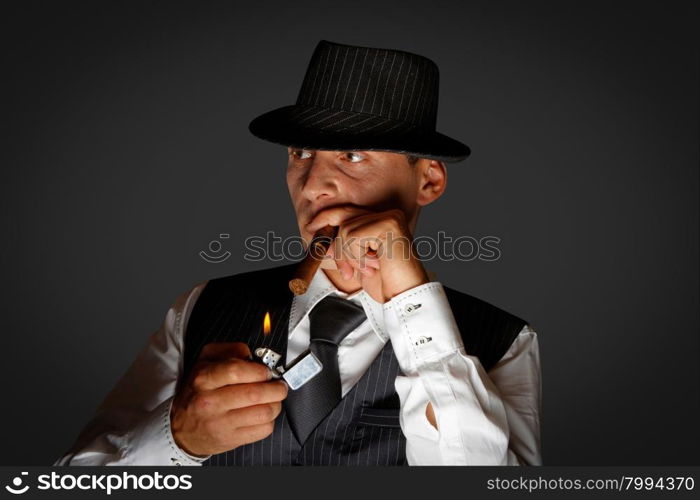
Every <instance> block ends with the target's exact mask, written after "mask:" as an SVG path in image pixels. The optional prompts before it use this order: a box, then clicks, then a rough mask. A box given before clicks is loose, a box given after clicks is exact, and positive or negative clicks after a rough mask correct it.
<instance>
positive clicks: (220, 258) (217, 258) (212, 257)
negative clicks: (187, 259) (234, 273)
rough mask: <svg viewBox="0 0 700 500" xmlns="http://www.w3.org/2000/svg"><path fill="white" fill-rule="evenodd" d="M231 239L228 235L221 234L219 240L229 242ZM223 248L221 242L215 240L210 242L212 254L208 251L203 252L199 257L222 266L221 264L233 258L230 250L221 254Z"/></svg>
mask: <svg viewBox="0 0 700 500" xmlns="http://www.w3.org/2000/svg"><path fill="white" fill-rule="evenodd" d="M230 237H231V235H230V234H228V233H221V234H220V235H219V238H221V239H222V240H227V239H229V238H230ZM221 248H222V245H221V242H220V241H219V240H213V241H211V242H209V251H210V252H211V254H208V253H207V251H206V250H202V251H201V252H199V256H200V257H201V258H202V259H204V260H205V261H207V262H209V263H211V264H220V263H221V262H224V261H225V260H226V259H228V258H229V257H231V252H229V251H228V250H226V251H224V252H221Z"/></svg>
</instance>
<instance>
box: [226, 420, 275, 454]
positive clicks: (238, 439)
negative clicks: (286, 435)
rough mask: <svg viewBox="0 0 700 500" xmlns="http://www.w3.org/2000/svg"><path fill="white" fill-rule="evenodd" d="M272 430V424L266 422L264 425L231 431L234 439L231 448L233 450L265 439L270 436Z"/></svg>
mask: <svg viewBox="0 0 700 500" xmlns="http://www.w3.org/2000/svg"><path fill="white" fill-rule="evenodd" d="M274 430H275V423H274V422H266V423H264V424H260V425H251V426H249V427H239V428H238V429H235V430H234V431H233V432H234V437H233V446H232V447H234V448H235V447H238V446H243V445H245V444H250V443H254V442H256V441H260V440H261V439H265V438H266V437H267V436H269V435H270V434H272V432H273V431H274Z"/></svg>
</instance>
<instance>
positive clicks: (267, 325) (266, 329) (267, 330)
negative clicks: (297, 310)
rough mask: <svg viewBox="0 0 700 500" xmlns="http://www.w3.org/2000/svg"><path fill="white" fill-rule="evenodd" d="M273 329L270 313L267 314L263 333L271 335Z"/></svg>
mask: <svg viewBox="0 0 700 500" xmlns="http://www.w3.org/2000/svg"><path fill="white" fill-rule="evenodd" d="M271 329H272V323H271V321H270V313H269V312H266V313H265V319H264V320H263V333H264V334H265V335H269V334H270V330H271Z"/></svg>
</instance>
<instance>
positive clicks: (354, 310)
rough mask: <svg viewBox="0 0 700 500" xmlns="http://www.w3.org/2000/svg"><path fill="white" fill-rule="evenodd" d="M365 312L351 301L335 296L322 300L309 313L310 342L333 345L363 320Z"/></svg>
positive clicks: (338, 342)
mask: <svg viewBox="0 0 700 500" xmlns="http://www.w3.org/2000/svg"><path fill="white" fill-rule="evenodd" d="M365 318H366V316H365V310H364V309H363V308H362V306H359V305H358V304H356V303H354V302H353V301H351V300H347V299H344V298H342V297H338V296H335V295H329V296H327V297H325V298H324V299H322V300H321V301H320V302H319V303H318V304H316V306H315V307H314V308H313V309H312V310H311V312H310V313H309V321H310V322H311V342H314V341H321V342H330V343H332V344H334V345H338V344H340V342H341V341H342V340H343V339H344V338H345V337H346V335H347V334H348V333H350V332H351V331H353V330H354V329H355V328H357V327H358V326H360V325H361V324H362V322H363V321H364V320H365Z"/></svg>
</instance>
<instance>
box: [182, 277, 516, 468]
mask: <svg viewBox="0 0 700 500" xmlns="http://www.w3.org/2000/svg"><path fill="white" fill-rule="evenodd" d="M294 268H295V265H294V264H292V265H284V266H279V267H274V268H270V269H264V270H261V271H252V272H248V273H242V274H236V275H232V276H226V277H223V278H217V279H213V280H210V281H209V282H208V283H207V285H206V287H205V288H204V290H203V291H202V294H201V295H200V297H199V299H198V300H197V302H196V304H195V306H194V309H193V311H192V314H191V316H190V319H189V321H188V324H187V332H186V334H185V352H184V360H183V361H184V369H183V373H182V374H181V377H180V380H179V384H180V383H182V382H183V380H185V379H186V377H187V375H188V373H189V371H190V370H191V368H192V365H193V364H194V362H195V361H196V359H197V357H198V355H199V352H200V350H201V349H202V347H203V346H204V345H205V344H207V343H209V342H235V341H239V342H246V343H247V344H248V346H249V347H250V349H251V351H253V350H255V348H256V347H258V346H261V345H267V346H269V347H271V348H272V349H274V350H275V351H276V352H278V353H280V354H282V356H283V359H282V361H281V363H284V362H285V359H284V358H285V354H286V351H287V335H288V327H289V315H290V311H291V307H292V298H293V296H292V294H291V292H290V291H289V290H288V287H287V283H288V281H289V279H290V278H291V274H292V273H293V271H294ZM445 291H446V293H447V297H448V300H449V303H450V307H451V308H452V312H453V314H454V316H455V320H456V321H457V325H458V326H459V330H460V333H461V335H462V339H463V341H464V346H465V349H466V351H467V352H468V353H470V354H472V355H476V356H477V357H478V358H479V360H480V361H481V364H482V365H483V367H484V369H485V370H486V371H487V372H488V371H489V370H490V369H491V368H492V367H493V365H494V364H496V362H498V360H499V359H501V357H503V355H504V354H505V353H506V351H507V350H508V348H509V347H510V345H511V343H512V342H513V340H515V337H516V336H517V335H518V333H519V332H520V330H521V329H522V327H523V326H524V325H525V321H523V320H522V319H520V318H517V317H515V316H513V315H512V314H510V313H507V312H505V311H503V310H501V309H499V308H497V307H495V306H492V305H490V304H488V303H486V302H484V301H482V300H480V299H477V298H475V297H472V296H470V295H467V294H464V293H461V292H458V291H456V290H453V289H451V288H448V287H445ZM266 311H269V312H270V316H271V319H272V326H273V329H272V332H271V333H270V335H269V336H268V337H267V338H265V337H264V336H263V333H262V318H263V317H264V315H265V312H266ZM400 374H401V371H400V369H399V364H398V361H397V360H396V357H395V356H394V351H393V349H392V347H391V342H387V344H386V345H385V346H384V348H383V349H382V350H381V351H380V353H379V355H378V356H377V358H376V359H375V360H374V361H373V363H372V364H370V366H369V368H368V369H367V371H366V372H365V374H364V375H363V376H362V377H361V378H360V380H359V381H358V382H357V384H355V386H354V387H353V388H352V389H351V390H350V391H349V392H348V393H347V394H346V395H345V397H344V398H343V399H342V400H341V402H340V403H339V404H338V406H337V407H336V408H335V409H334V410H333V411H332V412H331V413H330V414H329V415H328V417H326V419H325V420H323V421H321V423H320V424H319V426H318V427H317V428H316V430H315V431H314V432H313V433H312V434H311V435H310V436H309V438H308V439H307V441H306V442H305V443H303V444H300V443H299V442H297V440H296V438H295V437H294V434H293V432H292V431H291V428H290V427H289V422H288V420H287V417H286V413H285V411H284V405H283V409H282V413H281V414H280V416H279V417H278V419H277V421H276V422H275V430H274V431H273V433H272V434H271V435H270V436H268V437H267V438H265V439H263V440H260V441H257V442H255V443H251V444H248V445H245V446H240V447H238V448H236V449H234V450H230V451H228V452H225V453H220V454H218V455H214V456H212V457H211V458H209V459H208V460H207V461H205V462H204V465H405V464H406V453H405V444H406V440H405V437H404V436H403V433H402V432H401V427H400V425H399V397H398V394H397V393H396V390H395V389H394V380H395V379H396V377H397V375H400Z"/></svg>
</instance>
